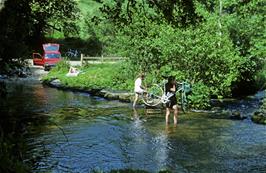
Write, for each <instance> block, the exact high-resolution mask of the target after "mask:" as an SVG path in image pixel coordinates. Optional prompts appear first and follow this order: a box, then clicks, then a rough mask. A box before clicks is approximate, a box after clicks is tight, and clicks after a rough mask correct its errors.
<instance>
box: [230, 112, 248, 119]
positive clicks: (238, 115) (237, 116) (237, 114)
mask: <svg viewBox="0 0 266 173" xmlns="http://www.w3.org/2000/svg"><path fill="white" fill-rule="evenodd" d="M246 118H247V117H246V116H244V115H241V113H240V112H239V111H234V112H232V113H231V115H230V119H233V120H244V119H246Z"/></svg>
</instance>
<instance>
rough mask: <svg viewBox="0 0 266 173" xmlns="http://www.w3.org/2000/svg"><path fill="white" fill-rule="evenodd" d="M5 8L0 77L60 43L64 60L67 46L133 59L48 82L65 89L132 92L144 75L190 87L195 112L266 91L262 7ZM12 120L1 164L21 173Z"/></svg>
mask: <svg viewBox="0 0 266 173" xmlns="http://www.w3.org/2000/svg"><path fill="white" fill-rule="evenodd" d="M3 2H4V3H1V4H0V10H1V11H0V24H1V26H4V27H1V28H0V32H1V35H0V44H1V46H0V73H9V72H8V71H10V70H12V69H14V68H16V66H20V64H23V61H24V60H25V59H26V58H28V57H30V56H31V53H32V52H33V51H36V50H37V49H41V44H42V43H44V42H48V41H49V42H57V41H58V42H60V43H61V44H63V45H62V50H63V52H64V50H67V49H68V47H67V46H69V47H70V48H75V49H79V50H81V51H82V52H84V53H86V54H88V55H93V56H97V55H104V56H106V55H117V56H123V57H128V61H127V62H125V63H121V64H116V65H115V66H111V65H96V66H94V65H91V66H87V67H84V68H83V69H82V70H83V71H84V72H85V73H84V74H81V75H80V76H79V77H77V78H71V79H70V78H66V77H64V75H65V74H66V72H67V68H66V67H68V65H67V64H64V63H63V64H62V65H59V66H58V68H55V69H54V70H52V71H51V73H50V74H49V75H48V77H58V78H60V79H62V81H63V82H64V83H65V84H67V85H73V86H77V85H79V86H82V87H88V88H110V89H116V90H128V91H129V90H130V91H131V90H132V88H133V86H132V85H133V82H134V78H135V77H136V75H137V73H139V72H140V71H143V72H148V77H147V83H151V82H158V81H161V76H162V75H164V76H166V75H173V76H175V77H176V78H177V80H188V82H190V83H192V84H193V90H192V93H191V95H190V96H189V101H190V105H192V106H193V107H194V108H198V109H207V108H208V107H209V106H210V105H209V99H210V98H223V97H238V96H245V95H248V94H253V93H255V92H256V91H258V90H259V89H264V84H265V81H266V80H265V79H266V77H265V76H266V68H265V57H266V51H265V50H266V26H265V15H266V8H265V1H264V0H249V1H238V0H232V1H230V2H229V1H224V0H219V1H211V0H206V1H202V0H188V1H172V0H160V1H159V0H122V1H113V0H106V1H102V0H87V1H86V0H80V1H75V0H47V1H42V0H29V1H26V0H15V1H14V0H5V1H3ZM21 16H23V17H21ZM64 43H67V44H64ZM64 45H65V46H64ZM18 62H19V65H16V64H18ZM20 62H22V63H20ZM60 66H61V67H60ZM154 79H155V80H156V81H153V80H154ZM12 117H16V115H15V114H14V113H12V111H9V113H8V116H5V117H4V118H2V119H1V120H2V121H1V122H0V123H1V124H0V125H1V128H0V132H1V138H0V140H1V148H2V150H1V151H0V152H1V153H0V154H1V158H0V159H1V163H4V164H1V170H4V169H5V168H7V167H8V168H10V172H16V169H15V168H13V167H14V166H15V165H18V164H14V163H16V162H14V160H16V159H17V160H21V158H19V157H18V156H17V155H16V154H13V153H12V152H10V151H14V148H15V147H16V146H14V145H11V144H12V143H13V142H12V140H13V139H10V140H7V138H6V136H12V134H13V132H12V130H11V131H9V130H7V129H6V128H7V126H5V124H9V123H8V122H11V121H12ZM17 128H18V127H15V125H14V129H17ZM13 131H14V130H13ZM5 152H6V153H8V154H3V153H5ZM14 153H15V152H14ZM2 156H5V157H2ZM18 162H19V161H18ZM15 167H16V166H15ZM19 169H22V168H21V167H20V166H18V169H17V170H19ZM17 172H21V171H17ZM25 172H27V171H25Z"/></svg>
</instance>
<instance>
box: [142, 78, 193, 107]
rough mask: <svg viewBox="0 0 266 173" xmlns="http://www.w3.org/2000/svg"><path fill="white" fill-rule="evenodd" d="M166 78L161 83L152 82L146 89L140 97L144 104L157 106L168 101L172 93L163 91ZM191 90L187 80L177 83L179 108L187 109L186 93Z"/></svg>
mask: <svg viewBox="0 0 266 173" xmlns="http://www.w3.org/2000/svg"><path fill="white" fill-rule="evenodd" d="M166 82H167V81H166V80H164V81H163V82H162V83H161V84H153V85H152V86H151V87H149V88H147V89H146V92H147V93H146V94H145V96H143V97H142V100H143V102H144V104H146V105H147V106H151V107H154V106H157V105H159V104H161V103H162V104H166V103H167V102H169V101H170V100H169V99H170V98H171V97H172V96H173V94H172V93H166V92H165V84H166ZM190 91H191V87H190V84H189V83H187V82H181V83H177V91H176V93H179V96H180V97H179V98H180V99H179V100H180V105H181V109H182V111H183V112H186V111H187V107H188V100H187V93H188V92H190Z"/></svg>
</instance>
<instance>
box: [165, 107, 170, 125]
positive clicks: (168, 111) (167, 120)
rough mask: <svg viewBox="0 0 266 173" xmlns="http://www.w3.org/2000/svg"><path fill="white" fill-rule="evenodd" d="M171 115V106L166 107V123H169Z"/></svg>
mask: <svg viewBox="0 0 266 173" xmlns="http://www.w3.org/2000/svg"><path fill="white" fill-rule="evenodd" d="M169 115H170V108H166V113H165V123H166V124H169Z"/></svg>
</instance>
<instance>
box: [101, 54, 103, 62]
mask: <svg viewBox="0 0 266 173" xmlns="http://www.w3.org/2000/svg"><path fill="white" fill-rule="evenodd" d="M101 61H102V63H103V54H102V57H101Z"/></svg>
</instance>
